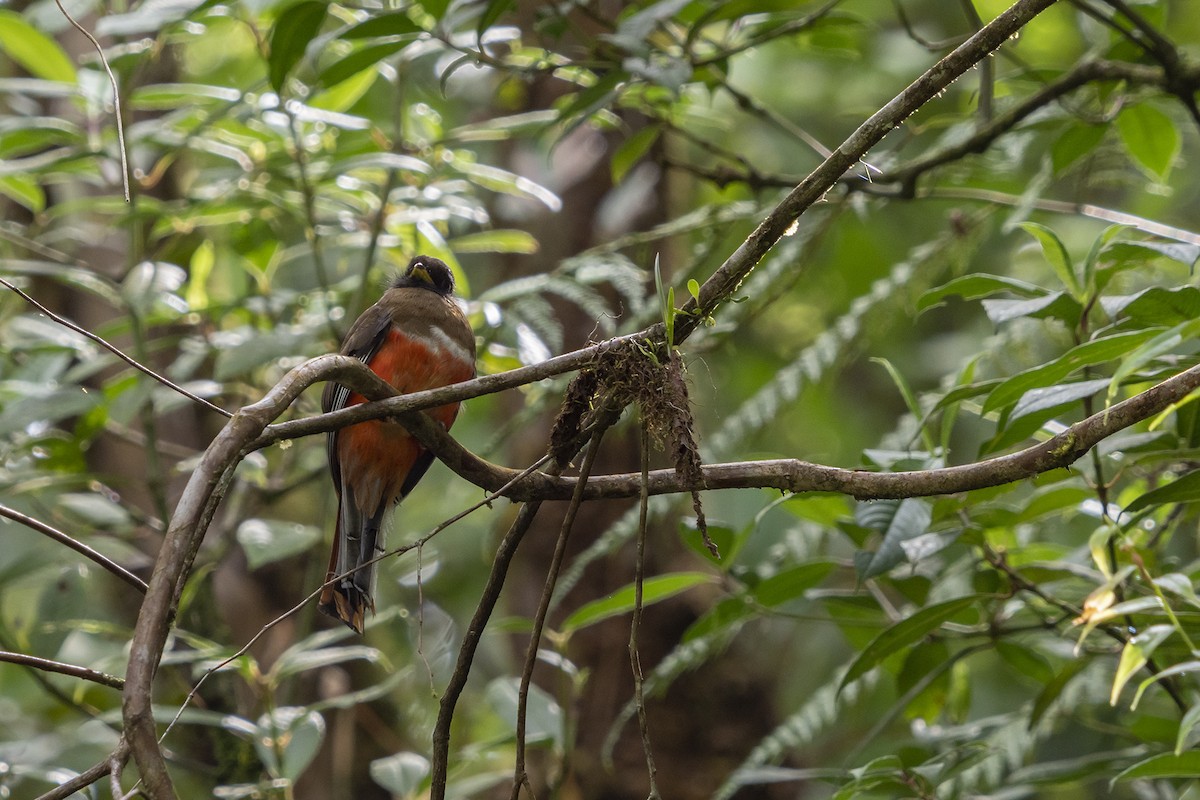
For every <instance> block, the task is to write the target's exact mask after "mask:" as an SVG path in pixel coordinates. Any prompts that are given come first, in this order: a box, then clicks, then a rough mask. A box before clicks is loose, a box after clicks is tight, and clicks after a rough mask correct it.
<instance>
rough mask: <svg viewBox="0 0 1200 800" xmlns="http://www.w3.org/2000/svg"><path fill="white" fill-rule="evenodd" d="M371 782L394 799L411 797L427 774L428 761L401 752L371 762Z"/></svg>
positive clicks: (419, 756) (415, 754)
mask: <svg viewBox="0 0 1200 800" xmlns="http://www.w3.org/2000/svg"><path fill="white" fill-rule="evenodd" d="M370 771H371V780H373V781H375V783H377V784H379V785H380V786H382V787H383V788H384V789H387V790H388V792H389V793H391V794H392V795H393V796H395V797H412V796H414V795H416V793H417V790H418V789H420V788H421V783H422V782H423V781H424V780H425V776H426V775H428V774H429V759H427V758H425V756H422V755H419V754H417V753H410V752H402V753H395V754H393V755H390V756H387V757H386V758H377V759H375V760H374V761H372V762H371V769H370Z"/></svg>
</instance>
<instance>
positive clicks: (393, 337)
mask: <svg viewBox="0 0 1200 800" xmlns="http://www.w3.org/2000/svg"><path fill="white" fill-rule="evenodd" d="M368 366H370V367H371V370H372V371H373V372H374V373H375V374H376V375H378V376H379V377H381V378H383V379H384V380H385V381H387V382H388V383H390V384H391V385H392V386H393V387H395V389H396V391H398V392H404V393H410V392H420V391H424V390H425V389H433V388H436V387H438V386H447V385H449V384H451V383H458V382H459V381H465V380H469V379H470V378H471V377H472V376H473V375H474V374H475V365H474V364H473V363H468V362H465V361H464V360H463V359H461V358H456V357H454V355H453V354H447V353H445V352H443V350H442V349H441V348H438V347H436V342H430V341H428V340H426V339H425V338H424V337H420V336H412V335H408V334H405V333H401V332H400V331H399V330H398V329H397V328H395V327H393V328H392V329H391V330H390V331H389V332H388V334H387V336H386V338H385V339H384V341H383V344H382V345H380V347H379V350H378V352H377V353H376V354H375V356H374V357H373V358H372V359H371V360H370V362H369V364H368ZM363 402H366V398H365V397H363V396H362V395H360V394H357V393H351V395H350V397H349V398H348V399H347V400H346V405H348V406H351V405H357V404H358V403H363ZM458 408H459V404H458V403H450V404H448V405H444V406H438V407H437V408H431V409H429V410H428V411H427V412H426V413H427V414H429V416H431V417H433V418H434V419H435V420H437V421H438V422H440V423H441V424H442V425H444V426H445V427H446V428H447V429H448V428H449V427H450V426H451V425H452V424H454V419H455V417H457V416H458ZM423 450H424V448H422V447H421V445H420V444H419V443H418V442H417V440H416V439H414V438H412V436H410V435H409V434H408V431H406V430H405V429H404V428H403V426H401V425H399V424H397V423H394V422H384V421H380V420H372V421H370V422H362V423H359V424H358V425H352V426H351V427H349V428H347V429H345V430H344V431H342V432H341V434H340V435H339V436H338V442H337V456H338V461H339V463H340V464H341V468H342V471H343V473H344V475H345V485H346V486H348V487H349V488H350V489H351V491H352V492H353V494H354V496H355V501H356V502H357V503H358V507H359V508H361V509H363V511H364V512H365V513H368V514H370V513H373V512H374V511H375V509H378V508H379V507H380V506H381V505H383V504H385V503H389V502H392V501H393V500H394V499H395V498H396V497H397V496H399V494H400V488H401V486H403V485H404V480H405V478H406V477H407V476H408V473H409V470H411V469H412V466H413V463H414V462H415V461H416V460H417V457H418V456H419V455H420V454H421V453H422V452H423Z"/></svg>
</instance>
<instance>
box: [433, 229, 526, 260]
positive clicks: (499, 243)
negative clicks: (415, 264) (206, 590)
mask: <svg viewBox="0 0 1200 800" xmlns="http://www.w3.org/2000/svg"><path fill="white" fill-rule="evenodd" d="M447 244H449V245H450V249H451V250H453V251H454V252H456V253H460V254H461V253H525V254H529V253H536V252H537V251H538V240H537V238H535V237H534V235H533V234H531V233H529V232H528V231H521V230H515V229H512V230H507V229H506V230H495V231H478V232H476V233H468V234H464V235H463V236H459V237H456V238H454V239H451V240H450V241H449V242H448V243H447Z"/></svg>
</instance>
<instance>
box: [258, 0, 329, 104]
mask: <svg viewBox="0 0 1200 800" xmlns="http://www.w3.org/2000/svg"><path fill="white" fill-rule="evenodd" d="M327 8H328V6H327V5H326V4H325V3H322V2H319V1H318V0H303V1H302V2H300V3H296V4H295V5H294V6H289V7H288V8H286V9H284V11H283V13H282V14H280V16H279V19H278V20H276V22H275V28H274V30H272V31H271V55H270V57H269V58H268V60H267V66H268V71H269V74H270V78H271V86H272V87H274V89H275V91H276V92H281V91H282V90H283V82H284V81H285V80H287V76H288V73H289V72H291V71H292V67H294V66H296V62H298V61H299V60H300V59H301V58H302V57H303V56H304V51H305V49H307V47H308V45H309V43H310V42H311V41H312V40H313V38H314V37H315V36H316V35H317V31H319V30H320V29H321V23H323V22H324V21H325V11H326V9H327Z"/></svg>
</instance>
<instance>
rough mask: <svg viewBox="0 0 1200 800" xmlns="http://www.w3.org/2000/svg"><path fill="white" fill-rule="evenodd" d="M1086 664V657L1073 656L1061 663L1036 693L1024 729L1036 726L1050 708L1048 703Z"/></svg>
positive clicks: (1053, 699)
mask: <svg viewBox="0 0 1200 800" xmlns="http://www.w3.org/2000/svg"><path fill="white" fill-rule="evenodd" d="M1087 665H1088V659H1086V658H1075V659H1072V660H1070V661H1068V662H1067V663H1066V664H1064V665H1063V668H1062V669H1061V670H1059V672H1058V674H1057V675H1055V676H1054V678H1053V680H1051V681H1050V682H1049V683H1047V684H1046V685H1045V687H1044V688H1043V689H1042V691H1041V692H1040V693H1039V694H1038V696H1037V699H1035V700H1034V701H1033V710H1032V711H1031V712H1029V724H1028V725H1027V726H1026V728H1025V729H1026V730H1030V731H1032V730H1033V729H1034V728H1035V727H1037V724H1038V722H1040V721H1041V719H1042V717H1043V716H1045V714H1046V712H1047V711H1048V710H1050V705H1051V704H1052V703H1053V702H1054V701H1055V700H1057V699H1058V697H1059V695H1061V694H1062V691H1063V689H1065V688H1067V684H1068V683H1070V682H1071V680H1072V679H1073V678H1074V677H1075V676H1076V675H1078V674H1079V673H1080V672H1083V670H1084V668H1085V667H1087Z"/></svg>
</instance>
